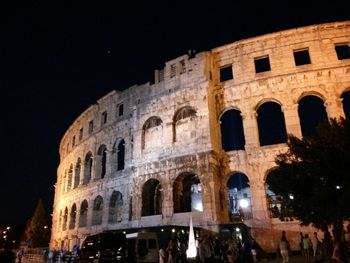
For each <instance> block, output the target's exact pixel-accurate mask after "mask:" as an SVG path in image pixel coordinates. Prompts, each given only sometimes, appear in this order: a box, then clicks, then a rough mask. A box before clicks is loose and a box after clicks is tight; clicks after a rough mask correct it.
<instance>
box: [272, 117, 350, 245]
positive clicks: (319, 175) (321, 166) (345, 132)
mask: <svg viewBox="0 0 350 263" xmlns="http://www.w3.org/2000/svg"><path fill="white" fill-rule="evenodd" d="M317 133H318V134H317V135H316V136H314V137H307V138H303V139H299V138H297V137H295V136H293V135H289V137H288V139H289V140H288V151H287V152H286V153H282V154H279V155H278V156H277V157H276V160H275V162H276V164H277V168H276V169H274V170H273V171H272V172H271V173H270V174H269V177H268V178H267V184H268V185H269V187H270V190H271V191H273V192H274V193H275V194H276V195H279V196H281V198H282V199H283V200H284V202H285V203H286V205H287V206H288V207H289V208H290V209H292V210H293V213H294V216H295V217H296V218H297V219H299V220H300V221H301V224H303V225H309V224H311V225H313V226H314V227H316V228H319V229H321V230H323V231H326V230H327V229H328V227H333V230H334V234H335V238H337V239H339V238H340V236H341V234H342V230H343V222H344V220H349V219H350V205H349V204H350V165H349V164H350V122H349V121H346V120H344V119H343V118H341V119H340V120H336V119H331V120H330V122H329V123H323V124H321V125H319V126H318V129H317Z"/></svg>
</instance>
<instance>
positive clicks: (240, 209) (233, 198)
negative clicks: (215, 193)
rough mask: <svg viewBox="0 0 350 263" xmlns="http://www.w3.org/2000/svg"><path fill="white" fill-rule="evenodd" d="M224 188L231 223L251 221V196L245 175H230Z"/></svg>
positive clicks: (238, 173) (240, 173) (234, 173)
mask: <svg viewBox="0 0 350 263" xmlns="http://www.w3.org/2000/svg"><path fill="white" fill-rule="evenodd" d="M226 187H227V195H228V196H227V199H228V206H229V207H228V211H229V213H230V219H231V221H241V220H243V219H251V218H252V217H253V215H252V200H251V197H252V194H251V191H250V185H249V178H248V177H247V175H245V174H244V173H242V172H233V173H231V174H230V175H229V176H228V178H227V182H226Z"/></svg>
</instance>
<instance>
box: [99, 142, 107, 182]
mask: <svg viewBox="0 0 350 263" xmlns="http://www.w3.org/2000/svg"><path fill="white" fill-rule="evenodd" d="M106 163H107V147H106V145H101V146H100V148H99V149H98V151H97V163H96V164H97V167H96V169H97V171H96V175H97V178H96V179H103V178H104V177H105V175H106Z"/></svg>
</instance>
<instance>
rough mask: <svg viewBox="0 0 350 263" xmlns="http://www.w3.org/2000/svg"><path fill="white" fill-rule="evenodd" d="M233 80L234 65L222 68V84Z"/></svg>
mask: <svg viewBox="0 0 350 263" xmlns="http://www.w3.org/2000/svg"><path fill="white" fill-rule="evenodd" d="M230 79H233V71H232V64H230V65H226V66H223V67H220V82H223V81H226V80H230Z"/></svg>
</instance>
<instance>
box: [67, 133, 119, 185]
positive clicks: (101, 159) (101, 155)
mask: <svg viewBox="0 0 350 263" xmlns="http://www.w3.org/2000/svg"><path fill="white" fill-rule="evenodd" d="M108 153H109V151H108V150H107V147H106V145H104V144H103V145H101V146H100V147H99V148H98V150H97V153H96V155H95V156H93V154H92V152H91V151H89V152H88V153H87V154H86V155H85V158H84V159H83V161H82V160H81V158H78V160H77V162H76V163H75V165H73V164H70V166H69V169H68V170H66V171H65V173H64V176H63V180H62V188H61V190H62V192H68V191H69V190H71V189H75V188H77V187H79V186H80V185H86V184H88V183H89V182H90V181H91V180H92V179H95V180H97V179H103V178H104V177H105V175H106V171H107V164H108V162H107V161H108V158H109V156H108ZM94 162H95V165H94ZM110 164H111V167H112V170H116V171H121V170H124V168H125V141H124V139H120V140H119V142H118V143H116V144H115V145H114V147H113V149H112V151H111V154H110ZM93 175H94V178H92V176H93Z"/></svg>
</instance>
